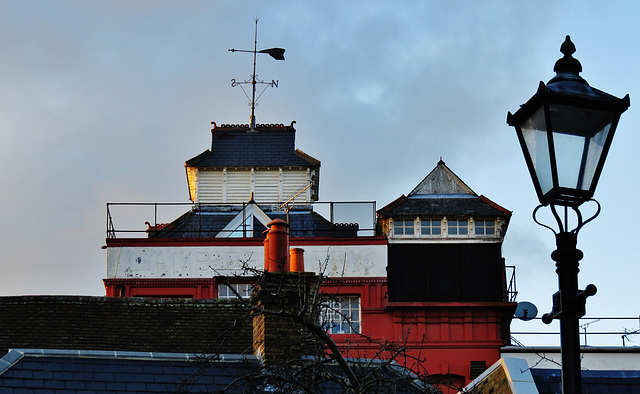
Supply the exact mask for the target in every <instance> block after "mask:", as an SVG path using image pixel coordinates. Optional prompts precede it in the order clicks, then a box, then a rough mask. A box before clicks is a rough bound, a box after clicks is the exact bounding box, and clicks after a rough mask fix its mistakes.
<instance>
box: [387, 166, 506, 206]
mask: <svg viewBox="0 0 640 394" xmlns="http://www.w3.org/2000/svg"><path fill="white" fill-rule="evenodd" d="M420 215H425V216H427V215H433V216H447V215H454V216H456V215H459V216H476V217H477V216H494V217H495V216H500V217H507V218H508V217H510V216H511V211H509V210H508V209H505V208H503V207H501V206H500V205H498V204H496V203H495V202H493V201H491V200H490V199H488V198H487V197H485V196H482V195H481V196H478V195H477V194H476V193H475V192H474V191H473V190H471V188H470V187H469V186H467V185H466V184H465V183H464V182H463V181H462V179H460V178H459V177H458V176H457V175H456V174H455V173H454V172H453V171H451V169H450V168H449V167H447V166H446V164H445V163H444V161H442V159H440V161H439V162H438V164H437V165H436V167H435V168H434V169H433V170H432V171H431V172H430V173H429V174H428V175H427V176H426V177H425V178H424V179H423V180H422V181H420V183H419V184H418V185H417V186H416V187H415V188H414V189H413V190H412V191H411V192H410V193H409V195H408V196H405V195H404V194H403V195H402V196H400V197H398V198H397V199H396V200H395V201H393V202H391V203H389V204H387V205H386V206H384V207H382V208H380V209H379V210H378V216H379V217H381V218H387V217H392V216H420Z"/></svg>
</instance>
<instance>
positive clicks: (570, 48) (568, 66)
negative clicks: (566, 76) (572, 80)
mask: <svg viewBox="0 0 640 394" xmlns="http://www.w3.org/2000/svg"><path fill="white" fill-rule="evenodd" d="M560 52H562V53H563V54H564V56H563V57H562V58H561V59H559V60H558V61H557V62H556V65H555V66H554V67H553V71H555V72H556V74H562V73H572V74H576V75H577V74H578V73H580V72H581V71H582V65H581V64H580V61H578V59H575V58H574V57H573V56H571V55H573V54H574V53H575V52H576V46H575V45H574V44H573V42H571V37H569V35H567V38H565V40H564V42H563V43H562V45H561V46H560Z"/></svg>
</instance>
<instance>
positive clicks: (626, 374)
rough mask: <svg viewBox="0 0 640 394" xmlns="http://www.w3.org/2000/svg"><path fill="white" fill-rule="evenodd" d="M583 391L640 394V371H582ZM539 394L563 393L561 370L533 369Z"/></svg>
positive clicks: (532, 372)
mask: <svg viewBox="0 0 640 394" xmlns="http://www.w3.org/2000/svg"><path fill="white" fill-rule="evenodd" d="M581 373H582V391H583V392H585V393H639V392H640V371H615V370H613V371H602V370H582V371H581ZM531 376H532V377H533V381H534V382H535V384H536V387H537V389H538V393H540V394H555V393H560V392H562V371H561V370H560V369H541V368H531Z"/></svg>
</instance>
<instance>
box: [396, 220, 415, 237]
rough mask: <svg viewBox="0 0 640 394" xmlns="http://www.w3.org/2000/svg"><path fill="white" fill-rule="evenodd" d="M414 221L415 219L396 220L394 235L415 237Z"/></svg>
mask: <svg viewBox="0 0 640 394" xmlns="http://www.w3.org/2000/svg"><path fill="white" fill-rule="evenodd" d="M413 233H414V220H413V219H394V220H393V234H395V235H409V236H413Z"/></svg>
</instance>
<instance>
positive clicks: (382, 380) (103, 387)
mask: <svg viewBox="0 0 640 394" xmlns="http://www.w3.org/2000/svg"><path fill="white" fill-rule="evenodd" d="M214 356H215V357H209V356H196V355H193V354H175V353H140V352H110V351H77V350H75V351H74V350H56V349H51V350H47V349H16V350H12V351H11V352H9V353H8V354H7V355H5V356H4V357H3V358H2V359H0V387H2V392H3V393H4V392H21V393H22V392H33V393H36V392H38V393H40V392H45V393H68V392H73V393H96V392H100V393H138V394H139V393H176V392H208V393H221V392H224V393H227V392H232V393H248V392H252V393H255V392H264V391H274V392H275V391H287V392H289V391H291V392H294V391H295V392H298V390H297V389H296V388H297V387H296V386H295V385H292V384H291V383H290V382H287V381H285V379H284V378H287V377H290V378H292V380H293V381H294V382H295V380H296V379H298V380H299V381H300V382H302V383H304V385H305V386H308V387H312V388H313V389H315V391H316V392H322V393H335V394H337V393H342V392H344V387H342V386H341V385H340V384H339V383H338V382H339V381H344V380H345V379H346V377H345V376H344V372H343V371H342V370H341V369H340V368H339V367H338V366H337V365H336V364H334V363H327V362H326V361H325V362H321V363H319V362H316V361H314V360H310V364H309V365H307V367H303V368H299V369H295V370H294V371H293V373H291V374H288V372H289V371H283V372H282V373H281V376H282V378H280V379H279V378H278V376H279V375H280V374H279V371H277V370H276V371H275V374H274V375H273V376H274V378H273V379H271V378H270V376H271V375H270V374H269V373H264V370H263V366H262V364H261V362H260V361H259V360H258V359H257V357H255V356H234V355H214ZM348 361H349V363H350V364H351V366H352V369H353V371H354V372H355V373H356V374H357V375H358V376H359V377H360V379H361V380H362V382H363V383H366V384H367V385H368V387H369V390H371V391H375V392H383V391H384V392H391V391H392V392H394V393H435V392H437V391H436V390H435V389H433V387H431V386H429V385H426V384H423V383H421V382H420V381H417V380H415V376H413V375H412V374H411V373H410V372H409V371H408V370H406V369H404V368H402V367H399V366H398V365H396V364H388V363H386V362H380V361H379V360H348ZM302 362H303V363H304V360H303V361H302ZM329 374H331V375H333V378H331V377H329V376H328V375H329ZM291 389H293V390H291Z"/></svg>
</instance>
